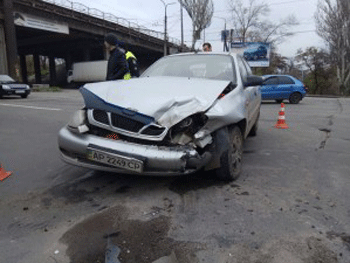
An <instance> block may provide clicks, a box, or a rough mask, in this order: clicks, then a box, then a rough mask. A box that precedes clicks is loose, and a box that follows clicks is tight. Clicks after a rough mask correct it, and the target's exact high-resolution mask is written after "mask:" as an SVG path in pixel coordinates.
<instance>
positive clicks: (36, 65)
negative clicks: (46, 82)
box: [33, 54, 41, 84]
mask: <svg viewBox="0 0 350 263" xmlns="http://www.w3.org/2000/svg"><path fill="white" fill-rule="evenodd" d="M33 59H34V71H35V83H36V84H41V68H40V59H39V55H38V54H34V55H33Z"/></svg>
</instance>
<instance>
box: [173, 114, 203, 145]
mask: <svg viewBox="0 0 350 263" xmlns="http://www.w3.org/2000/svg"><path fill="white" fill-rule="evenodd" d="M207 120H208V117H207V116H206V115H204V113H197V114H194V115H192V116H189V117H187V118H185V119H183V120H182V121H180V122H179V123H177V124H176V125H174V126H173V127H172V128H171V129H170V131H169V135H170V139H171V142H172V143H175V144H181V145H185V144H187V143H189V142H191V141H193V139H194V134H195V133H196V132H198V131H199V130H200V129H201V128H202V127H203V126H204V125H205V123H206V122H207Z"/></svg>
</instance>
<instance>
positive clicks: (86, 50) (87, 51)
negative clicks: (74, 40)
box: [83, 47, 91, 61]
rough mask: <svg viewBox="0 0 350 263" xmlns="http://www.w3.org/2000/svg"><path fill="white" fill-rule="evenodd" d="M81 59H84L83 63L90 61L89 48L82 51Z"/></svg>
mask: <svg viewBox="0 0 350 263" xmlns="http://www.w3.org/2000/svg"><path fill="white" fill-rule="evenodd" d="M83 57H84V61H90V59H91V56H90V48H89V47H86V48H84V49H83Z"/></svg>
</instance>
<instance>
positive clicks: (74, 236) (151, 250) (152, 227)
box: [60, 206, 203, 263]
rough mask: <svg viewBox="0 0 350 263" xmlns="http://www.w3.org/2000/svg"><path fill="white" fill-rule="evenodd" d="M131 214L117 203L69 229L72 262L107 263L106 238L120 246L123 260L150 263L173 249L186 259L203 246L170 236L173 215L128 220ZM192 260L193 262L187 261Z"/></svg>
mask: <svg viewBox="0 0 350 263" xmlns="http://www.w3.org/2000/svg"><path fill="white" fill-rule="evenodd" d="M127 216H128V213H127V211H126V209H125V208H124V207H122V206H117V207H114V208H111V209H108V210H104V211H103V212H101V213H99V214H97V215H94V216H92V217H90V218H88V219H85V220H84V221H83V222H81V223H79V224H77V225H76V226H74V227H73V228H72V229H70V230H69V231H68V232H66V233H65V234H64V235H63V236H62V238H61V239H60V241H61V242H63V243H65V244H66V245H67V246H68V248H67V251H66V253H67V255H68V256H69V257H70V260H71V262H74V263H86V262H96V263H97V262H104V258H105V250H106V246H107V241H108V239H109V242H111V243H112V244H114V245H116V246H118V247H119V248H120V249H121V253H120V255H119V260H120V262H138V263H151V262H153V261H155V260H157V259H159V258H161V257H164V256H168V255H170V254H171V252H172V251H175V253H176V255H177V256H178V257H179V259H180V258H182V261H181V262H184V263H186V262H188V261H186V258H187V255H189V254H193V253H194V252H195V251H198V250H200V249H203V245H200V244H194V243H186V242H178V241H175V240H173V239H170V238H168V237H167V234H168V231H169V229H170V225H171V223H170V218H169V217H166V216H159V217H156V218H154V219H152V220H150V221H146V222H144V221H138V220H128V219H127ZM188 263H190V262H188Z"/></svg>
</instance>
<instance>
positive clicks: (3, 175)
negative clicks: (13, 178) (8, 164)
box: [0, 164, 12, 181]
mask: <svg viewBox="0 0 350 263" xmlns="http://www.w3.org/2000/svg"><path fill="white" fill-rule="evenodd" d="M11 174H12V172H8V171H6V170H5V169H3V168H2V164H0V181H2V180H5V179H6V178H7V177H9V176H10V175H11Z"/></svg>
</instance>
